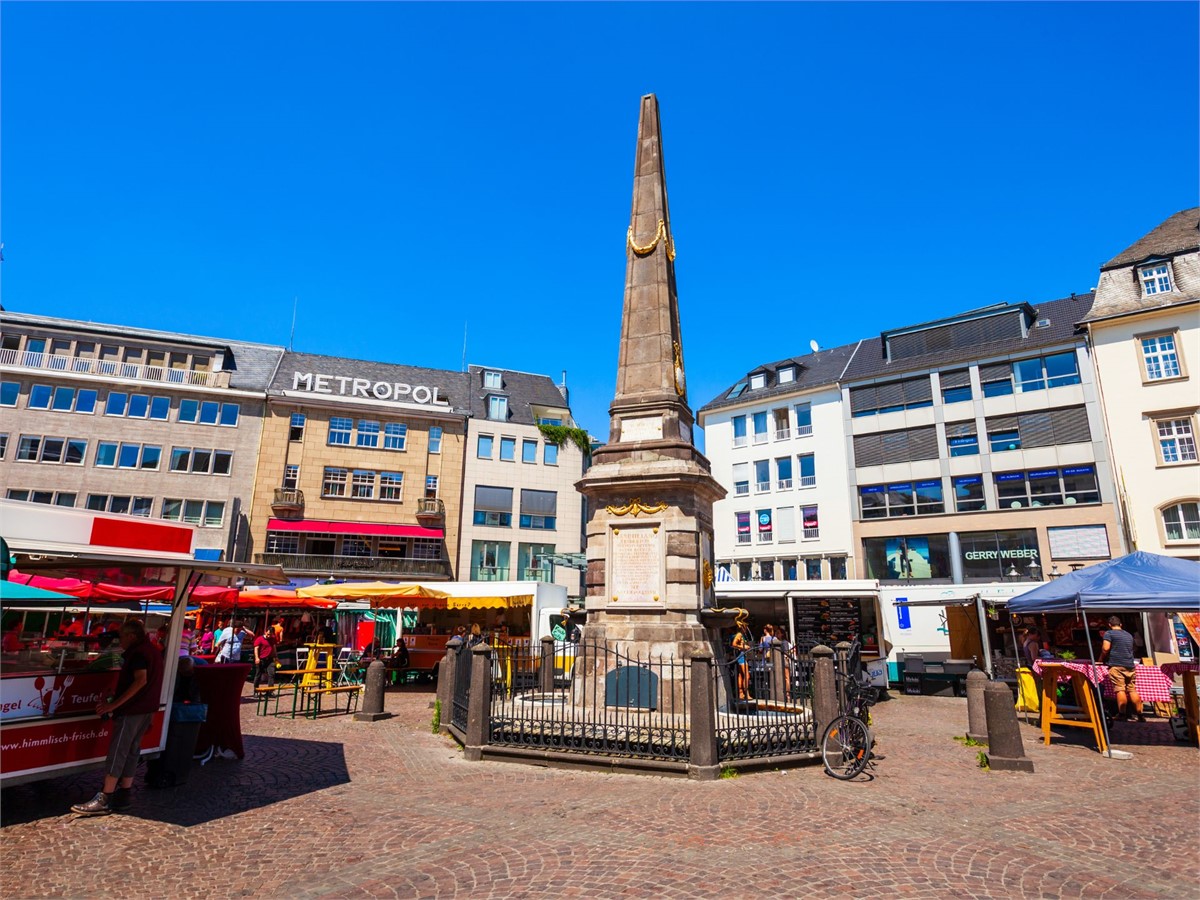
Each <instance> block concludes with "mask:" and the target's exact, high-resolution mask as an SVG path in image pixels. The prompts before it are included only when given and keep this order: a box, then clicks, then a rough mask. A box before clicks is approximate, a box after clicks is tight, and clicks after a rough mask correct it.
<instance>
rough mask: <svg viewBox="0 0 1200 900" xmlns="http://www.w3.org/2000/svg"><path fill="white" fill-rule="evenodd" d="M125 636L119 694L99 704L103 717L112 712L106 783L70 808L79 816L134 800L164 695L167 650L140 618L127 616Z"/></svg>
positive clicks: (122, 637)
mask: <svg viewBox="0 0 1200 900" xmlns="http://www.w3.org/2000/svg"><path fill="white" fill-rule="evenodd" d="M120 641H121V649H122V650H124V651H125V652H124V653H123V654H122V655H121V671H120V673H119V674H118V675H117V688H116V694H115V695H114V696H112V697H109V698H107V699H106V700H104V701H103V702H101V703H99V704H97V705H96V712H97V713H98V714H99V715H100V716H102V717H104V716H108V715H109V714H111V715H112V717H113V726H112V737H111V740H110V741H109V743H108V755H107V757H106V758H105V760H104V786H103V787H102V788H101V790H100V793H98V794H96V796H95V797H93V798H92V799H91V800H89V801H87V802H86V803H77V804H76V805H74V806H72V807H71V812H73V813H76V814H77V815H80V816H107V815H109V814H110V813H112V812H114V811H117V810H121V809H125V808H127V807H128V806H129V805H130V800H131V792H132V790H133V776H134V773H135V772H137V764H138V759H139V757H140V755H141V744H142V736H143V735H145V733H146V729H148V728H149V727H150V722H151V720H152V719H153V718H154V714H155V713H156V712H158V701H159V698H160V696H161V695H162V682H163V655H162V653H160V652H159V651H158V650H157V649H155V647H154V645H153V644H151V643H150V640H149V638H147V637H146V627H145V626H144V625H143V624H142V622H141V621H140V620H139V619H127V620H126V621H125V623H124V624H123V625H122V626H121V631H120Z"/></svg>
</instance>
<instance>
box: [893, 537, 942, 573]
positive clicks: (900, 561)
mask: <svg viewBox="0 0 1200 900" xmlns="http://www.w3.org/2000/svg"><path fill="white" fill-rule="evenodd" d="M887 567H888V574H887V577H888V578H930V577H932V571H931V569H930V567H929V539H928V538H923V537H909V538H888V542H887Z"/></svg>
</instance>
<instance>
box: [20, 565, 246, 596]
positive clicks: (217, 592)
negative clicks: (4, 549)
mask: <svg viewBox="0 0 1200 900" xmlns="http://www.w3.org/2000/svg"><path fill="white" fill-rule="evenodd" d="M12 575H13V576H15V577H12V578H11V580H12V581H20V582H21V583H22V584H28V585H30V586H32V587H40V588H42V589H44V590H48V591H56V592H58V593H60V594H69V595H70V596H72V597H78V598H79V599H81V600H94V601H97V602H102V601H104V600H162V601H166V602H168V603H169V602H170V601H171V599H172V598H173V597H174V596H175V588H174V587H173V586H172V585H169V584H114V583H111V582H103V581H101V582H94V581H80V580H79V579H78V578H49V577H47V576H45V575H25V574H22V573H20V572H16V571H14V572H13V573H12ZM236 597H237V588H232V587H223V586H221V585H214V584H201V585H197V586H196V587H195V588H193V589H192V594H191V596H190V597H189V598H188V599H189V601H190V602H193V603H198V602H200V601H202V600H203V601H213V600H220V599H224V598H236Z"/></svg>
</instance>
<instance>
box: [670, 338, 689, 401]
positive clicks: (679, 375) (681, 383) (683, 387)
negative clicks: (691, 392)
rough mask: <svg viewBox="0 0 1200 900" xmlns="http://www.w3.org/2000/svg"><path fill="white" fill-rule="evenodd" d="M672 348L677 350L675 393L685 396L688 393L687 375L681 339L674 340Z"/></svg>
mask: <svg viewBox="0 0 1200 900" xmlns="http://www.w3.org/2000/svg"><path fill="white" fill-rule="evenodd" d="M672 349H673V350H674V351H675V372H674V374H675V393H676V394H677V395H678V396H680V397H683V396H686V395H687V377H686V376H685V375H684V373H683V348H682V347H680V346H679V341H674V342H673V344H672Z"/></svg>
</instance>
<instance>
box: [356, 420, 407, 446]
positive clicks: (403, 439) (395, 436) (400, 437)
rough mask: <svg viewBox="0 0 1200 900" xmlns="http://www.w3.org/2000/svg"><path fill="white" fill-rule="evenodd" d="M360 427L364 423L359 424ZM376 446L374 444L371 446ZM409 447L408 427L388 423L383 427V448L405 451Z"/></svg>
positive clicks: (396, 423) (398, 423)
mask: <svg viewBox="0 0 1200 900" xmlns="http://www.w3.org/2000/svg"><path fill="white" fill-rule="evenodd" d="M359 424H360V425H361V424H362V423H359ZM371 446H372V447H373V446H375V445H374V444H372V445H371ZM407 446H408V426H407V425H403V424H401V423H400V422H388V423H387V424H386V425H384V426H383V448H384V449H385V450H403V449H404V448H405V447H407Z"/></svg>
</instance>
